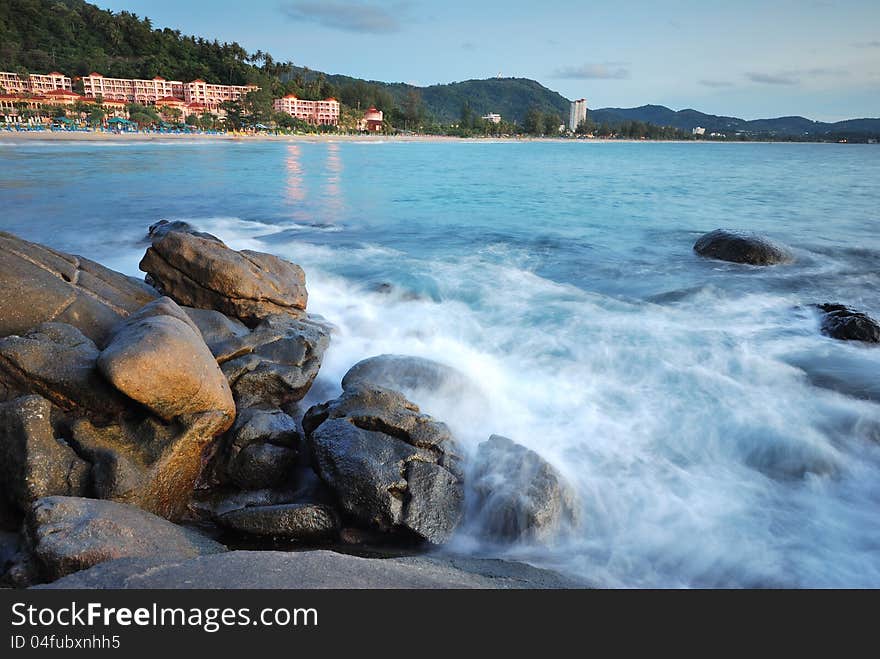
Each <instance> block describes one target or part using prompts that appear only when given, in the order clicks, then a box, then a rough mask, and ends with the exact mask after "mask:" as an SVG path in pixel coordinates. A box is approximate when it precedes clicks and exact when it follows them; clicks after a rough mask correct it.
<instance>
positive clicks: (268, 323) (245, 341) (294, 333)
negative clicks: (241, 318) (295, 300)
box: [212, 315, 330, 408]
mask: <svg viewBox="0 0 880 659" xmlns="http://www.w3.org/2000/svg"><path fill="white" fill-rule="evenodd" d="M329 344H330V330H329V328H328V327H327V326H326V325H324V324H322V323H320V322H316V321H314V320H311V319H309V318H294V317H291V316H288V315H273V316H269V317H267V318H265V319H264V320H263V321H262V322H261V323H260V324H259V325H257V326H256V327H255V328H254V329H253V331H252V332H250V333H249V334H247V335H245V336H234V337H230V338H229V339H228V340H226V341H224V342H217V343H214V344H212V346H213V351H214V356H215V357H216V359H217V362H218V363H219V364H220V365H221V368H222V369H223V373H224V374H225V375H226V377H227V378H228V379H229V384H230V386H231V387H232V392H233V394H234V395H235V401H236V403H237V404H238V406H239V407H254V406H267V407H274V408H277V407H281V406H283V405H285V404H287V403H290V402H295V401H299V400H301V399H302V398H303V397H304V396H305V395H306V393H307V392H308V390H309V388H310V387H311V386H312V383H313V382H314V380H315V377H316V376H317V375H318V371H319V370H320V368H321V360H322V359H323V356H324V352H325V351H326V349H327V347H328V345H329Z"/></svg>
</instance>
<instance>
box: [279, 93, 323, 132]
mask: <svg viewBox="0 0 880 659" xmlns="http://www.w3.org/2000/svg"><path fill="white" fill-rule="evenodd" d="M272 106H273V107H274V108H275V111H276V112H285V113H287V114H289V115H290V116H291V117H293V118H295V119H300V120H302V121H305V122H306V123H309V124H312V125H313V126H338V125H339V101H337V100H336V99H335V98H328V99H325V100H323V101H305V100H303V99H301V98H297V97H296V95H294V94H288V95H287V96H285V97H283V98H276V99H275V100H274V101H273V103H272Z"/></svg>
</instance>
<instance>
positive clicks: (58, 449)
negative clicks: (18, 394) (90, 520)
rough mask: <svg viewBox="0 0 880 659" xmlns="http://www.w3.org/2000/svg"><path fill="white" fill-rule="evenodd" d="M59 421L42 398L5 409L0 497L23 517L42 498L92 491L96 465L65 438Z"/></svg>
mask: <svg viewBox="0 0 880 659" xmlns="http://www.w3.org/2000/svg"><path fill="white" fill-rule="evenodd" d="M57 421H58V413H57V410H55V409H53V407H52V405H51V403H49V401H47V400H46V399H44V398H40V397H39V396H27V397H24V398H19V399H17V400H13V401H10V402H8V403H2V404H0V492H2V494H3V499H4V500H5V503H6V504H7V505H8V506H9V507H10V508H12V509H13V510H14V511H15V512H17V513H18V514H22V513H24V512H26V511H27V510H28V509H29V507H30V504H31V503H32V502H33V501H35V500H37V499H39V498H41V497H45V496H50V495H55V494H60V495H82V494H85V493H86V491H87V490H88V487H89V471H90V469H91V465H90V464H89V463H88V462H86V461H84V460H82V459H80V458H79V457H78V456H77V454H76V453H75V452H74V451H73V449H72V448H71V447H70V445H69V444H68V443H67V442H66V441H65V440H64V439H63V438H62V437H61V433H60V431H59V429H58V428H57V427H56V423H57Z"/></svg>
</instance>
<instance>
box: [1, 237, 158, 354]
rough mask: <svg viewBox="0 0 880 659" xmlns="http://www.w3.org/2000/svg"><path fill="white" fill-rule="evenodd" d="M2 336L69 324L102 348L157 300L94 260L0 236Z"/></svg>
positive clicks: (141, 285) (144, 287)
mask: <svg viewBox="0 0 880 659" xmlns="http://www.w3.org/2000/svg"><path fill="white" fill-rule="evenodd" d="M0 290H2V291H3V295H2V296H0V336H9V335H12V334H18V335H22V334H25V333H26V332H28V331H29V330H31V329H32V328H33V327H35V326H37V325H40V324H41V323H45V322H59V323H67V324H70V325H73V326H74V327H76V328H77V329H79V330H80V331H81V332H82V333H83V334H85V335H86V336H87V337H89V338H90V339H91V340H92V341H94V342H95V343H96V344H97V345H98V347H99V348H100V347H103V345H104V341H105V339H106V338H107V336H108V335H109V334H110V332H111V331H112V329H113V327H114V326H115V325H116V324H117V323H118V322H119V321H120V320H121V319H123V318H125V317H126V316H128V314H129V313H131V312H133V311H136V310H137V309H139V308H141V307H142V306H144V305H145V304H147V303H148V302H150V301H151V300H153V299H155V298H156V297H157V293H156V292H155V291H154V290H153V289H151V288H150V287H149V286H147V285H146V284H144V283H143V282H137V281H135V280H133V279H131V278H129V277H126V276H125V275H122V274H120V273H118V272H114V271H112V270H109V269H108V268H105V267H104V266H101V265H98V264H97V263H95V262H93V261H89V260H88V259H84V258H81V257H79V256H72V255H70V254H65V253H63V252H58V251H55V250H53V249H49V248H48V247H43V246H42V245H37V244H35V243H30V242H27V241H25V240H21V239H20V238H18V237H16V236H13V235H12V234H9V233H5V232H0Z"/></svg>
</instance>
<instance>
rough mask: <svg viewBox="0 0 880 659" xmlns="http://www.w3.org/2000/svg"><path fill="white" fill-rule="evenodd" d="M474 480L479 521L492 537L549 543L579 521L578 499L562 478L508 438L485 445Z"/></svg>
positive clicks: (474, 469) (494, 436) (481, 447)
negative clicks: (567, 527)
mask: <svg viewBox="0 0 880 659" xmlns="http://www.w3.org/2000/svg"><path fill="white" fill-rule="evenodd" d="M472 477H473V490H474V493H475V494H476V502H475V508H476V511H477V523H478V524H479V527H480V530H481V531H482V532H483V534H485V535H486V536H487V537H488V538H491V539H493V540H501V541H508V542H513V541H517V540H529V541H539V542H545V541H547V540H549V539H551V538H552V537H553V536H554V535H555V534H557V533H558V532H559V531H561V530H563V529H564V528H565V527H566V526H571V525H573V524H574V523H575V522H576V520H577V505H576V500H577V499H576V496H575V494H574V491H573V490H572V488H571V486H570V485H568V483H566V482H565V480H563V478H562V476H561V474H560V473H559V472H558V471H556V469H554V468H553V466H552V465H551V464H550V463H548V462H547V461H546V460H544V459H543V458H542V457H541V456H539V455H538V454H537V453H535V452H534V451H530V450H529V449H527V448H526V447H525V446H521V445H520V444H517V443H515V442H514V441H512V440H510V439H507V438H506V437H500V436H498V435H492V437H490V438H489V440H488V441H486V442H483V443H482V444H480V446H479V447H478V449H477V455H476V460H475V464H474V468H473V475H472Z"/></svg>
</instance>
